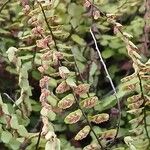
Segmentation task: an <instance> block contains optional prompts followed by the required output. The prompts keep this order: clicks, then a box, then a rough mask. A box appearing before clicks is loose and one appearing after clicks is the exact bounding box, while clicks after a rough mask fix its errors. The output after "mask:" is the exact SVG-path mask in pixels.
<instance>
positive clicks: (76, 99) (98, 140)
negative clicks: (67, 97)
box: [72, 90, 104, 150]
mask: <svg viewBox="0 0 150 150" xmlns="http://www.w3.org/2000/svg"><path fill="white" fill-rule="evenodd" d="M72 91H73V90H72ZM73 96H74V99H75V101H76V104H77V105H78V108H79V109H80V110H81V112H82V114H83V117H84V118H85V120H86V122H87V124H88V125H89V126H90V128H91V131H92V133H93V134H94V136H95V138H96V140H97V142H98V144H99V145H100V147H101V150H104V147H103V145H102V143H101V142H100V139H99V138H98V136H97V134H96V132H95V131H94V130H93V127H92V125H91V123H90V121H89V120H88V117H87V116H86V114H85V112H84V110H83V109H82V107H81V106H80V104H79V101H78V98H77V97H76V95H75V93H74V91H73Z"/></svg>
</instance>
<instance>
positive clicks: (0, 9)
mask: <svg viewBox="0 0 150 150" xmlns="http://www.w3.org/2000/svg"><path fill="white" fill-rule="evenodd" d="M10 1H11V0H7V1H6V2H5V3H4V4H3V5H2V7H1V8H0V13H1V12H2V10H3V9H4V8H5V6H6V5H7V4H8V3H9V2H10Z"/></svg>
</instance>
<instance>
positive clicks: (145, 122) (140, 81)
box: [137, 73, 150, 147]
mask: <svg viewBox="0 0 150 150" xmlns="http://www.w3.org/2000/svg"><path fill="white" fill-rule="evenodd" d="M137 76H138V79H139V86H140V91H141V97H142V99H143V100H144V104H143V105H144V109H143V114H144V118H143V119H144V128H145V132H146V136H147V138H148V141H149V144H148V147H149V146H150V136H149V134H148V127H147V121H146V117H147V115H146V108H145V103H146V99H145V96H144V91H143V85H142V80H141V77H140V74H139V73H138V74H137Z"/></svg>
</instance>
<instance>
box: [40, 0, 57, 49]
mask: <svg viewBox="0 0 150 150" xmlns="http://www.w3.org/2000/svg"><path fill="white" fill-rule="evenodd" d="M38 4H39V5H40V8H41V10H42V13H43V16H44V19H45V22H46V24H47V27H48V30H49V31H50V33H51V36H52V39H53V41H54V45H55V48H56V50H57V51H59V49H58V46H57V42H56V39H55V36H54V34H53V31H52V29H51V27H50V25H49V23H48V20H47V17H46V14H45V11H44V9H43V6H42V4H41V3H40V2H38Z"/></svg>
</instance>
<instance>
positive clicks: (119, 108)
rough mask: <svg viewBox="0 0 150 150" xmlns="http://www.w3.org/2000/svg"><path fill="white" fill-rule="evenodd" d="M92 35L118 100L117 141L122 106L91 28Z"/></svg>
mask: <svg viewBox="0 0 150 150" xmlns="http://www.w3.org/2000/svg"><path fill="white" fill-rule="evenodd" d="M90 33H91V35H92V38H93V40H94V43H95V48H96V50H97V53H98V55H99V58H100V61H101V63H102V65H103V67H104V70H105V73H106V77H107V78H108V80H109V82H110V84H111V87H112V89H113V92H114V96H115V98H116V100H117V105H118V110H119V115H118V123H117V132H116V135H115V137H114V141H115V139H116V138H117V135H118V132H119V129H120V121H121V106H120V101H119V98H118V96H117V91H116V89H115V86H114V83H113V81H112V79H111V77H110V74H109V72H108V69H107V66H106V64H105V62H104V60H103V58H102V55H101V53H100V50H99V48H98V45H97V41H96V38H95V35H94V33H93V31H92V29H91V28H90Z"/></svg>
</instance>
